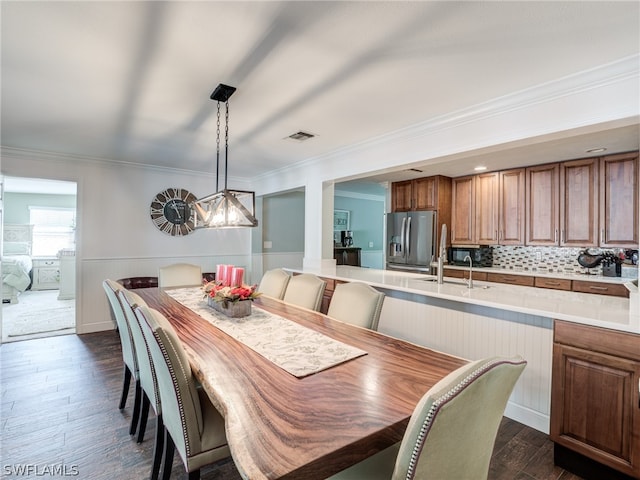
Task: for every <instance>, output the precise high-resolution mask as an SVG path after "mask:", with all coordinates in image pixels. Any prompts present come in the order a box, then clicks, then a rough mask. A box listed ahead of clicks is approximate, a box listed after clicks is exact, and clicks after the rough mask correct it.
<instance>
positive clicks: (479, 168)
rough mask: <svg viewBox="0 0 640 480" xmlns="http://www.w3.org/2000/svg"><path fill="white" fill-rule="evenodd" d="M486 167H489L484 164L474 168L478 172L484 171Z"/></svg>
mask: <svg viewBox="0 0 640 480" xmlns="http://www.w3.org/2000/svg"><path fill="white" fill-rule="evenodd" d="M486 169H487V167H485V166H484V165H478V166H477V167H476V168H474V170H475V171H476V172H484V171H485V170H486Z"/></svg>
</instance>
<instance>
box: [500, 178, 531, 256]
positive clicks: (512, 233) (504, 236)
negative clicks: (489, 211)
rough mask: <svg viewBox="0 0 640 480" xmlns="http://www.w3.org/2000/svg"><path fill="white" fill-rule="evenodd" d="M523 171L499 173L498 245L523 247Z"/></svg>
mask: <svg viewBox="0 0 640 480" xmlns="http://www.w3.org/2000/svg"><path fill="white" fill-rule="evenodd" d="M524 199H525V169H524V168H516V169H513V170H505V171H502V172H500V200H499V205H498V209H499V211H498V216H499V217H500V218H499V224H500V227H499V230H498V242H499V243H500V245H524V223H525V222H524V201H525V200H524Z"/></svg>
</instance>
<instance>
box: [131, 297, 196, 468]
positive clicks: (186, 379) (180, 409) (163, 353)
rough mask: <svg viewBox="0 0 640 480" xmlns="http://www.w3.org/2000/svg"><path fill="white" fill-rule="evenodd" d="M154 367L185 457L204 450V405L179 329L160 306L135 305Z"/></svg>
mask: <svg viewBox="0 0 640 480" xmlns="http://www.w3.org/2000/svg"><path fill="white" fill-rule="evenodd" d="M135 314H136V317H137V318H138V322H139V324H140V325H141V327H142V332H143V334H144V336H145V338H146V340H147V345H148V346H149V351H150V353H151V358H152V360H153V365H154V367H155V372H156V379H157V384H158V393H159V394H160V403H161V404H162V421H163V423H164V426H165V428H166V429H167V431H168V432H169V434H170V435H171V438H172V439H173V442H174V443H175V446H176V450H177V451H178V453H179V454H180V457H181V458H182V461H183V462H184V464H185V465H187V459H188V458H189V457H191V456H193V455H194V454H195V453H198V452H200V451H201V450H202V443H201V442H202V441H201V435H202V432H203V428H204V427H203V419H202V407H201V404H200V398H199V396H198V392H197V389H196V386H197V382H196V379H195V378H194V377H193V375H192V373H191V366H190V364H189V358H188V357H187V354H186V352H185V351H184V348H183V346H182V343H181V342H180V340H179V338H178V335H177V334H176V331H175V330H174V328H173V327H172V326H171V324H170V323H169V321H168V320H167V319H166V318H165V317H164V315H162V314H161V313H160V312H158V311H157V310H154V309H152V308H149V307H148V306H140V307H137V308H136V309H135Z"/></svg>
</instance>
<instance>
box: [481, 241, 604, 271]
mask: <svg viewBox="0 0 640 480" xmlns="http://www.w3.org/2000/svg"><path fill="white" fill-rule="evenodd" d="M583 250H584V249H583V248H569V247H510V246H504V245H499V246H494V247H493V266H494V267H498V268H504V269H507V270H514V271H516V272H540V273H560V274H579V273H587V272H588V273H591V274H595V275H600V274H602V266H600V265H599V266H597V267H596V268H584V267H582V266H580V264H579V263H578V255H579V254H580V252H582V251H583ZM590 251H592V252H594V253H595V252H599V251H600V249H591V250H590ZM607 251H611V250H607Z"/></svg>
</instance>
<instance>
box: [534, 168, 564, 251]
mask: <svg viewBox="0 0 640 480" xmlns="http://www.w3.org/2000/svg"><path fill="white" fill-rule="evenodd" d="M526 176H527V187H526V188H527V201H526V211H527V212H526V218H527V225H526V236H527V242H526V243H527V245H558V224H559V221H560V216H559V198H558V190H559V188H558V187H559V166H558V164H557V163H553V164H549V165H540V166H535V167H529V168H527V169H526Z"/></svg>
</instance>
